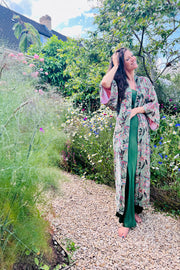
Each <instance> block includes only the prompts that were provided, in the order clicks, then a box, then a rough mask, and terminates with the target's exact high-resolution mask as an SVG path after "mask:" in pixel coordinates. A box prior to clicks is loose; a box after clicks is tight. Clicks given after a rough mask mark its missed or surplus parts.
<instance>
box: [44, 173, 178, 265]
mask: <svg viewBox="0 0 180 270" xmlns="http://www.w3.org/2000/svg"><path fill="white" fill-rule="evenodd" d="M64 174H65V177H66V178H68V179H69V180H68V181H64V182H63V183H61V192H60V194H59V196H57V194H56V195H55V194H53V196H51V197H50V199H49V204H50V205H51V209H52V210H51V211H50V212H49V213H48V219H49V220H50V222H51V224H52V228H53V229H54V232H55V235H56V237H57V240H58V241H59V242H60V243H62V242H63V243H65V242H66V241H67V239H71V241H73V242H74V243H75V245H76V246H78V247H79V248H78V249H77V250H76V251H75V252H74V254H73V259H74V260H75V265H74V266H72V267H71V268H70V269H76V270H88V269H91V270H95V269H96V270H99V269H108V270H133V269H135V270H137V269H142V270H146V269H147V270H151V269H158V270H166V269H167V270H170V269H173V270H176V269H178V270H179V269H180V259H179V256H180V245H179V244H180V235H179V229H180V223H179V221H177V220H176V219H173V218H172V217H169V216H166V215H165V214H160V213H157V212H154V211H153V208H152V207H149V208H148V209H146V210H144V211H143V213H142V214H141V215H140V216H141V218H142V220H143V223H142V224H140V225H137V227H136V228H135V229H132V230H130V232H129V234H128V237H127V238H126V239H121V238H120V237H119V236H118V233H117V230H118V226H120V224H119V222H118V218H117V217H116V216H115V191H114V189H112V188H110V187H107V186H105V185H98V184H96V183H95V182H94V181H89V180H83V179H81V178H79V177H77V176H72V175H69V174H67V173H64Z"/></svg>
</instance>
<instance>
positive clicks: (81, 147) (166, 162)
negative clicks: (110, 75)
mask: <svg viewBox="0 0 180 270" xmlns="http://www.w3.org/2000/svg"><path fill="white" fill-rule="evenodd" d="M66 117H67V120H66V123H65V124H63V126H64V128H65V130H66V132H67V134H68V135H69V139H68V141H67V144H66V147H65V149H64V151H63V159H62V160H63V166H64V168H65V169H67V170H69V171H72V172H74V173H78V174H80V175H82V176H83V177H85V176H86V177H87V178H90V179H93V180H96V181H97V182H100V183H104V184H108V185H110V186H114V172H113V166H114V165H113V146H112V138H113V131H114V125H115V118H114V117H113V114H112V111H111V110H110V109H108V108H106V107H105V106H103V105H102V106H101V108H100V109H99V110H98V111H96V112H94V113H92V114H91V115H90V116H86V115H85V113H84V111H83V110H81V111H80V112H79V111H78V110H73V109H69V113H68V115H67V116H66ZM179 130H180V117H179V115H178V114H174V115H169V116H168V115H164V114H162V115H161V120H160V127H159V130H158V131H157V132H153V131H152V132H151V182H152V185H153V186H155V187H158V188H161V189H164V190H165V189H166V190H167V189H168V190H170V191H174V192H175V194H176V196H177V200H180V183H179V176H180V159H179V150H180V140H179ZM178 198H179V199H178Z"/></svg>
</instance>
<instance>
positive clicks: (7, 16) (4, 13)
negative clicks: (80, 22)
mask: <svg viewBox="0 0 180 270" xmlns="http://www.w3.org/2000/svg"><path fill="white" fill-rule="evenodd" d="M14 14H15V15H19V16H20V18H21V19H22V21H23V22H28V23H30V24H32V25H33V26H34V27H35V28H36V29H37V30H38V32H39V34H40V35H43V36H46V37H47V38H50V37H51V36H52V35H56V36H57V37H58V39H61V40H63V41H66V40H67V37H66V36H64V35H61V34H60V33H58V32H56V31H54V30H51V31H50V30H48V28H47V27H46V26H45V25H43V24H41V23H38V22H35V21H33V20H31V19H29V18H27V17H25V16H23V15H21V14H19V13H17V12H15V11H13V10H10V9H8V8H6V7H4V6H2V5H0V46H2V45H4V46H5V47H8V48H10V49H13V50H19V41H18V39H17V38H16V37H15V35H14V31H13V30H12V28H13V25H14V23H15V22H14V21H13V19H12V18H13V15H14Z"/></svg>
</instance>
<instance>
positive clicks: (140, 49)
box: [138, 26, 145, 56]
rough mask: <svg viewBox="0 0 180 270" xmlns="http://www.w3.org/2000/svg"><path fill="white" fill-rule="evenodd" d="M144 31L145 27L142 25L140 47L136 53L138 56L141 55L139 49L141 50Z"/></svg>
mask: <svg viewBox="0 0 180 270" xmlns="http://www.w3.org/2000/svg"><path fill="white" fill-rule="evenodd" d="M144 31H145V27H144V26H143V29H142V36H141V42H140V48H139V53H138V55H139V56H140V55H141V50H142V46H143V38H144Z"/></svg>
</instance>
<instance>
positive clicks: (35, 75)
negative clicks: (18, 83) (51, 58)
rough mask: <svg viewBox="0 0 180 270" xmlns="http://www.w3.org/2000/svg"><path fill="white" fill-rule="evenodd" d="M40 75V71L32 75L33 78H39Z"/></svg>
mask: <svg viewBox="0 0 180 270" xmlns="http://www.w3.org/2000/svg"><path fill="white" fill-rule="evenodd" d="M38 74H39V72H38V71H36V72H33V73H31V77H33V78H37V76H38Z"/></svg>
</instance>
